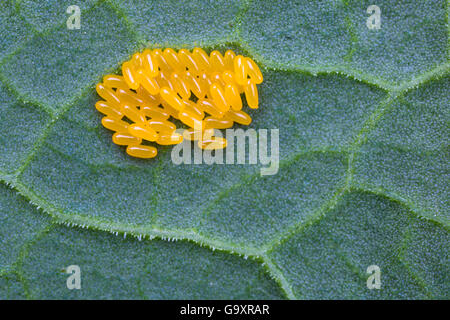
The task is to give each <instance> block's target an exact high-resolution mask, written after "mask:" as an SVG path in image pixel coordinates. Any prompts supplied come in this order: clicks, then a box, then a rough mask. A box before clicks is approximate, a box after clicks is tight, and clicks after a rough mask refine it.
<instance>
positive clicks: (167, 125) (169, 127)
mask: <svg viewBox="0 0 450 320" xmlns="http://www.w3.org/2000/svg"><path fill="white" fill-rule="evenodd" d="M147 123H148V125H149V126H150V128H152V129H153V130H155V131H156V132H161V131H166V132H173V131H175V130H176V129H177V127H176V126H175V125H174V124H173V123H172V122H170V121H166V120H160V119H150V120H148V121H147Z"/></svg>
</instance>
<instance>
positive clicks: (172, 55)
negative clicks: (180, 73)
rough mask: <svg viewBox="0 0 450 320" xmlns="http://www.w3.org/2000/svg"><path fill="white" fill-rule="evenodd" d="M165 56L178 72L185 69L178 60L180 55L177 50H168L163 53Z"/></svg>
mask: <svg viewBox="0 0 450 320" xmlns="http://www.w3.org/2000/svg"><path fill="white" fill-rule="evenodd" d="M163 56H164V58H165V59H166V61H167V63H168V64H169V66H171V67H172V69H173V70H175V71H177V70H182V69H183V65H182V63H181V62H180V59H178V54H177V53H176V51H175V50H173V49H171V48H167V49H165V50H164V51H163Z"/></svg>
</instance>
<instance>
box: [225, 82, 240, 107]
mask: <svg viewBox="0 0 450 320" xmlns="http://www.w3.org/2000/svg"><path fill="white" fill-rule="evenodd" d="M225 99H226V100H227V102H228V104H229V105H230V106H231V108H232V109H233V110H241V109H242V100H241V96H240V95H239V91H238V89H237V88H236V86H235V85H232V84H227V85H226V86H225Z"/></svg>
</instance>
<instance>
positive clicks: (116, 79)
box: [103, 74, 129, 89]
mask: <svg viewBox="0 0 450 320" xmlns="http://www.w3.org/2000/svg"><path fill="white" fill-rule="evenodd" d="M103 84H104V85H105V87H108V88H111V89H112V88H117V89H128V88H129V86H128V84H127V83H126V82H125V79H124V78H123V77H122V76H119V75H117V74H108V75H106V76H104V77H103Z"/></svg>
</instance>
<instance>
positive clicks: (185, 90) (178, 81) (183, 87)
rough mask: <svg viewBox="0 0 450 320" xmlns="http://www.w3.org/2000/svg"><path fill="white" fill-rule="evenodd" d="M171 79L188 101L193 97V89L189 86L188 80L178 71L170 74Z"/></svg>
mask: <svg viewBox="0 0 450 320" xmlns="http://www.w3.org/2000/svg"><path fill="white" fill-rule="evenodd" d="M170 81H171V82H172V85H173V87H174V89H175V91H176V92H177V93H178V94H179V95H180V96H181V97H182V98H183V99H185V100H186V101H187V100H189V98H190V97H191V90H190V89H189V87H188V86H187V83H186V81H184V80H183V78H182V77H181V76H180V75H179V74H178V73H176V72H173V73H172V75H171V76H170Z"/></svg>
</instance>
